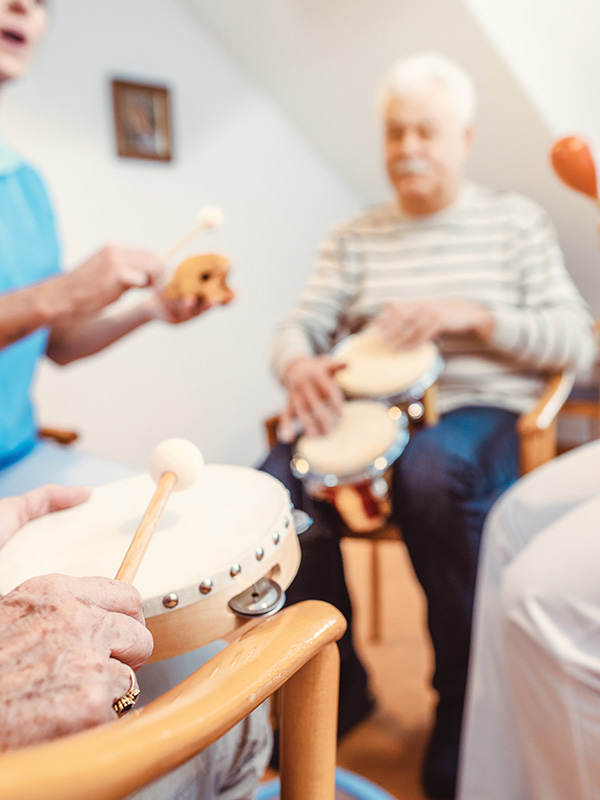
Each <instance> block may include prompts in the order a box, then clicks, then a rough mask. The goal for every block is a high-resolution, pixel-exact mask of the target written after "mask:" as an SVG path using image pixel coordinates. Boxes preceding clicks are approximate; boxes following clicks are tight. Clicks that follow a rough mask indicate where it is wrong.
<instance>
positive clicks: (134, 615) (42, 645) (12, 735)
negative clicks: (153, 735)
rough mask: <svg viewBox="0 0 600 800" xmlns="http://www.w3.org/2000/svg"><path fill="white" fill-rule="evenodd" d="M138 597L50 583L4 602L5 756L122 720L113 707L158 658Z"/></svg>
mask: <svg viewBox="0 0 600 800" xmlns="http://www.w3.org/2000/svg"><path fill="white" fill-rule="evenodd" d="M143 621H144V620H143V616H142V601H141V597H140V595H139V592H138V591H137V590H136V589H134V587H133V586H131V585H130V584H128V583H123V582H121V581H113V580H110V579H108V578H71V577H67V576H64V575H46V576H43V577H40V578H33V579H31V580H28V581H25V583H22V584H21V585H20V586H18V587H17V588H16V589H14V590H13V591H12V592H9V593H8V594H7V595H5V596H4V597H3V598H2V599H0V749H1V750H7V749H10V748H15V747H22V746H24V745H28V744H32V743H34V742H39V741H44V740H47V739H53V738H55V737H57V736H63V735H66V734H69V733H75V732H77V731H80V730H83V729H85V728H89V727H92V726H94V725H98V724H100V723H102V722H108V721H109V720H112V719H116V713H115V712H114V711H113V709H112V704H113V702H114V701H115V700H117V699H118V698H119V697H121V696H122V695H124V694H125V693H126V692H127V691H128V690H129V688H130V672H129V669H128V668H127V666H126V665H129V666H131V667H132V668H133V669H136V668H137V667H139V666H140V665H141V664H142V663H143V662H144V661H145V660H146V659H147V658H148V657H149V656H150V654H151V652H152V637H151V635H150V633H149V631H148V630H147V629H146V628H145V626H144V624H143Z"/></svg>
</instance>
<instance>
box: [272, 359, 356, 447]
mask: <svg viewBox="0 0 600 800" xmlns="http://www.w3.org/2000/svg"><path fill="white" fill-rule="evenodd" d="M344 366H345V365H344V364H340V363H339V362H336V361H334V360H333V359H332V358H330V357H329V356H315V357H310V358H308V357H306V358H298V359H296V360H295V361H292V363H291V364H290V366H289V367H288V368H287V370H286V373H285V376H284V385H285V387H286V389H287V390H288V404H287V407H286V409H285V411H284V412H283V414H282V415H281V422H280V425H279V431H280V436H281V438H282V439H283V440H284V441H291V440H292V439H293V438H294V433H295V429H294V421H295V420H297V421H298V422H299V423H300V425H301V426H302V428H303V429H304V432H305V433H306V434H307V435H308V436H318V435H319V434H325V433H328V432H329V431H330V430H331V427H332V424H333V422H334V420H335V418H336V417H339V415H340V414H341V413H342V407H343V405H344V395H343V393H342V390H341V389H340V387H339V386H338V385H337V384H336V382H335V381H334V379H333V376H334V375H335V373H336V372H339V370H340V369H343V368H344Z"/></svg>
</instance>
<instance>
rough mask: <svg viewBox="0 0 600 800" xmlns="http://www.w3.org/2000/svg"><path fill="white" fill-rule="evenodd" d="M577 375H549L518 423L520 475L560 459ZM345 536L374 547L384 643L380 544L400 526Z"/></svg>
mask: <svg viewBox="0 0 600 800" xmlns="http://www.w3.org/2000/svg"><path fill="white" fill-rule="evenodd" d="M574 382H575V372H574V370H571V369H565V370H563V371H562V372H560V373H556V374H553V375H550V376H549V378H548V381H547V384H546V389H545V391H544V393H543V395H542V396H541V397H540V399H539V401H538V402H537V404H536V406H535V407H534V408H533V409H532V410H531V411H528V412H527V413H525V414H522V415H521V416H520V417H519V419H518V420H517V433H518V437H519V450H520V464H521V475H525V474H527V473H528V472H531V471H532V470H534V469H536V467H539V466H541V465H542V464H544V463H546V461H550V459H552V458H554V457H555V456H556V455H557V437H556V425H557V417H558V413H559V411H560V410H561V408H562V407H563V405H564V403H565V401H566V400H567V398H568V397H569V394H570V392H571V390H572V388H573V384H574ZM423 407H424V422H425V424H426V425H432V424H435V423H436V422H437V419H438V414H437V409H436V406H435V386H434V387H432V388H431V389H430V390H428V392H427V393H426V395H425V396H424V397H423ZM278 424H279V415H275V416H273V417H270V418H269V419H267V420H266V422H265V429H266V436H267V443H268V446H269V448H273V447H274V446H275V444H276V442H277V426H278ZM342 536H343V537H345V538H349V539H363V540H367V541H369V542H371V543H372V545H373V546H372V547H371V548H370V570H369V571H370V578H369V580H370V585H371V589H370V594H371V602H370V604H369V607H370V612H369V613H370V619H369V631H370V638H371V639H372V641H380V640H381V635H382V632H381V619H382V613H381V596H380V592H379V587H380V586H381V570H380V564H379V552H378V544H379V543H380V542H386V541H402V532H401V531H400V529H399V528H398V526H397V525H395V524H393V523H391V522H387V523H386V524H385V525H383V526H382V527H381V528H378V529H377V530H376V531H370V532H368V533H362V532H360V533H359V532H356V531H353V530H351V529H350V528H348V527H347V526H346V525H343V528H342Z"/></svg>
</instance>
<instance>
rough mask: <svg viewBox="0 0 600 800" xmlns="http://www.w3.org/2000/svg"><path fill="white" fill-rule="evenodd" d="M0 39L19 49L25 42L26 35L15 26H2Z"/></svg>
mask: <svg viewBox="0 0 600 800" xmlns="http://www.w3.org/2000/svg"><path fill="white" fill-rule="evenodd" d="M0 41H2V43H3V44H7V45H9V47H13V48H17V49H19V50H20V49H21V48H22V47H24V46H25V45H26V44H27V37H26V36H25V34H24V33H22V32H21V31H19V30H16V29H15V28H2V30H0Z"/></svg>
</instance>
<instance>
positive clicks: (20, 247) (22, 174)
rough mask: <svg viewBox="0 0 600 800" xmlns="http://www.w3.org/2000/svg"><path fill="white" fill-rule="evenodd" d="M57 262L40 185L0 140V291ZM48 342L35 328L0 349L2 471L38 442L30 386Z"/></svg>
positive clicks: (48, 271) (44, 273)
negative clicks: (32, 331) (23, 336)
mask: <svg viewBox="0 0 600 800" xmlns="http://www.w3.org/2000/svg"><path fill="white" fill-rule="evenodd" d="M59 260H60V248H59V244H58V239H57V235H56V226H55V222H54V215H53V213H52V208H51V205H50V201H49V199H48V195H47V193H46V189H45V188H44V184H43V182H42V180H41V178H40V176H39V175H38V173H37V172H36V171H35V170H34V169H33V168H32V167H31V166H29V165H28V164H27V163H26V162H24V161H23V160H22V159H21V157H20V156H19V155H18V154H17V153H16V152H15V151H14V150H12V149H11V148H10V147H8V146H7V145H6V144H5V142H4V141H2V139H0V293H5V292H10V291H14V290H15V289H19V288H22V287H24V286H28V285H29V284H31V283H37V282H38V281H41V280H44V279H45V278H49V277H51V276H52V275H56V273H57V272H59V271H60V270H59ZM47 341H48V330H47V329H39V330H37V331H34V333H32V334H30V335H29V336H26V337H25V338H23V339H20V340H19V341H18V342H15V343H14V344H12V345H10V346H9V347H5V348H3V349H2V350H0V468H2V467H5V466H7V465H8V464H11V463H13V462H14V461H17V460H18V459H19V458H22V457H23V456H24V455H26V454H27V453H29V452H30V451H31V450H32V449H33V447H34V446H35V443H36V441H37V423H36V418H35V411H34V407H33V403H32V400H31V388H32V383H33V380H34V377H35V371H36V366H37V363H38V361H39V360H40V358H41V357H42V356H43V354H44V353H45V352H46V345H47Z"/></svg>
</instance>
